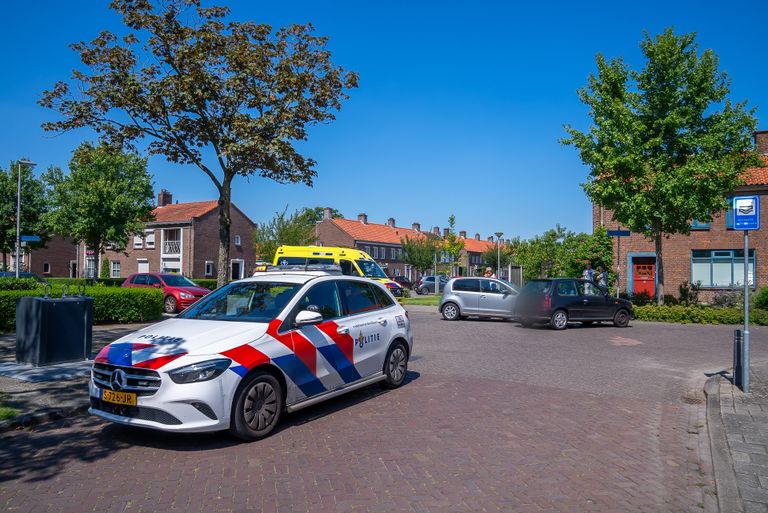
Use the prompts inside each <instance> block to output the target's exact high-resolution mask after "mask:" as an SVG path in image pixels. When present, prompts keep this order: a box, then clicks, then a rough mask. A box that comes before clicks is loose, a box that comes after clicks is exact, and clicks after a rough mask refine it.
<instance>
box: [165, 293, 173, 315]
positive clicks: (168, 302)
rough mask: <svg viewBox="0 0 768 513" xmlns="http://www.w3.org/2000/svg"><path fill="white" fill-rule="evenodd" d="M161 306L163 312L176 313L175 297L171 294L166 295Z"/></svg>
mask: <svg viewBox="0 0 768 513" xmlns="http://www.w3.org/2000/svg"><path fill="white" fill-rule="evenodd" d="M163 308H164V309H165V313H176V298H175V297H173V296H168V297H166V298H165V301H164V302H163Z"/></svg>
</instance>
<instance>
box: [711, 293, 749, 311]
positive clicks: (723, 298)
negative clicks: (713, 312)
mask: <svg viewBox="0 0 768 513" xmlns="http://www.w3.org/2000/svg"><path fill="white" fill-rule="evenodd" d="M712 304H713V305H714V306H721V307H725V308H737V307H739V306H741V307H742V308H743V307H744V293H743V292H740V291H738V290H718V291H717V292H715V295H714V297H713V298H712Z"/></svg>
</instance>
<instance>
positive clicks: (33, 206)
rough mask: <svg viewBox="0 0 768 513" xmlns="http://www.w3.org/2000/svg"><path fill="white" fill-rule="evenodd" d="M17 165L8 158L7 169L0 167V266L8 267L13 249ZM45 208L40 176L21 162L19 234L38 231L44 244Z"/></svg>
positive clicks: (14, 247) (36, 244) (45, 191)
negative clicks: (8, 164) (9, 165)
mask: <svg viewBox="0 0 768 513" xmlns="http://www.w3.org/2000/svg"><path fill="white" fill-rule="evenodd" d="M18 178H19V165H18V161H17V162H11V168H10V170H9V171H7V172H6V171H5V170H2V169H0V253H2V254H3V261H2V269H8V264H9V262H8V255H9V254H13V253H14V252H15V251H16V192H17V188H18ZM47 210H48V199H47V190H46V187H45V184H44V183H43V181H42V180H40V179H38V178H35V175H34V174H33V172H32V169H31V168H30V167H28V166H25V165H22V166H21V222H20V225H21V234H22V235H39V236H40V238H41V242H40V243H35V246H36V247H41V246H44V245H45V242H46V241H47V240H49V239H50V236H49V235H48V234H47V232H46V230H45V226H44V224H43V219H42V218H43V214H44V213H45V212H46V211H47Z"/></svg>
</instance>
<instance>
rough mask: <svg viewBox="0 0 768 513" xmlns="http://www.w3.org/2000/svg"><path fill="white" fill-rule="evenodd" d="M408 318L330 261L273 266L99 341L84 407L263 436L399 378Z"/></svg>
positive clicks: (407, 344) (121, 419)
mask: <svg viewBox="0 0 768 513" xmlns="http://www.w3.org/2000/svg"><path fill="white" fill-rule="evenodd" d="M412 347H413V336H412V333H411V326H410V321H409V319H408V315H407V313H406V312H405V310H404V309H403V308H402V307H401V306H400V305H399V304H398V303H397V302H396V301H395V299H394V298H393V297H392V295H391V293H389V292H388V291H387V289H386V288H385V287H384V286H383V285H381V284H379V283H376V282H372V281H371V280H368V279H365V278H356V277H351V276H344V275H342V274H341V272H340V270H339V268H338V267H337V266H314V268H313V266H301V269H300V270H298V269H292V268H289V269H285V268H276V269H270V270H269V271H268V272H265V273H262V274H260V275H258V276H255V277H253V278H248V279H245V280H240V281H237V282H233V283H230V284H229V285H226V286H224V287H222V288H220V289H218V290H215V291H214V292H212V293H210V294H209V295H207V296H205V297H204V298H203V299H201V300H199V301H198V302H197V303H195V304H194V305H192V306H191V307H190V308H188V309H187V310H185V311H184V312H182V313H181V314H179V315H178V316H177V317H175V318H173V319H169V320H166V321H163V322H161V323H158V324H155V325H152V326H149V327H147V328H144V329H142V330H139V331H137V332H135V333H133V334H131V335H128V336H125V337H123V338H121V339H119V340H117V341H115V342H113V343H111V344H109V345H108V346H106V347H104V349H102V350H101V351H100V352H99V354H98V355H97V357H96V359H95V361H94V365H93V369H92V372H91V379H90V383H89V393H90V399H91V408H90V412H91V413H92V414H95V415H98V416H100V417H103V418H105V419H108V420H111V421H113V422H118V423H121V424H128V425H131V426H141V427H147V428H154V429H160V430H165V431H186V432H200V431H217V430H224V429H229V430H230V431H231V432H232V433H233V434H234V435H235V436H237V437H239V438H242V439H244V440H256V439H259V438H262V437H264V436H266V435H268V434H269V433H270V432H271V431H272V430H273V429H274V428H275V426H276V425H277V424H278V422H279V421H280V417H281V415H282V414H283V413H284V412H293V411H296V410H299V409H301V408H304V407H306V406H310V405H312V404H315V403H318V402H320V401H323V400H325V399H330V398H332V397H335V396H337V395H340V394H343V393H345V392H349V391H351V390H355V389H358V388H361V387H364V386H367V385H371V384H373V383H377V382H378V383H381V384H382V385H383V386H385V387H387V388H395V387H399V386H400V385H402V384H403V382H404V381H405V377H406V372H407V368H408V358H409V356H410V354H411V349H412Z"/></svg>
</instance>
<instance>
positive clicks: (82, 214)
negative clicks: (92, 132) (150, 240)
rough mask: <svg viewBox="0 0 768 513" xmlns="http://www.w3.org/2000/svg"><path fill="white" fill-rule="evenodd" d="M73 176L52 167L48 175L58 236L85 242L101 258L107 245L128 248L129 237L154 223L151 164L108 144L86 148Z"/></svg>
mask: <svg viewBox="0 0 768 513" xmlns="http://www.w3.org/2000/svg"><path fill="white" fill-rule="evenodd" d="M69 170H70V172H69V174H68V175H65V174H64V173H63V172H62V171H61V169H58V168H51V169H49V170H48V171H46V173H45V174H44V175H43V178H44V180H45V181H46V182H47V183H48V185H49V187H50V188H51V210H50V211H49V212H47V213H46V214H45V217H44V219H45V222H46V225H47V226H49V227H50V229H51V231H52V232H53V233H56V234H58V235H62V236H64V237H69V238H71V239H73V240H75V241H77V242H80V241H82V242H85V244H86V246H87V247H88V248H89V249H92V250H93V251H95V252H96V254H97V256H98V255H100V254H101V253H102V252H103V251H104V250H105V249H106V246H107V244H110V245H111V247H114V248H115V249H117V250H123V249H125V247H126V245H127V243H128V238H129V237H130V236H131V235H133V234H136V233H143V232H144V226H145V223H146V222H147V221H149V220H151V214H152V209H153V199H154V194H153V191H152V177H151V176H150V175H149V173H148V172H147V160H146V159H144V158H141V157H139V156H138V155H137V154H135V153H124V152H121V151H119V150H116V149H115V148H113V147H111V146H108V145H106V144H100V145H97V146H94V145H93V144H91V143H83V144H81V145H80V146H79V147H78V148H77V149H76V150H75V152H74V155H73V156H72V160H71V161H70V163H69Z"/></svg>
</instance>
